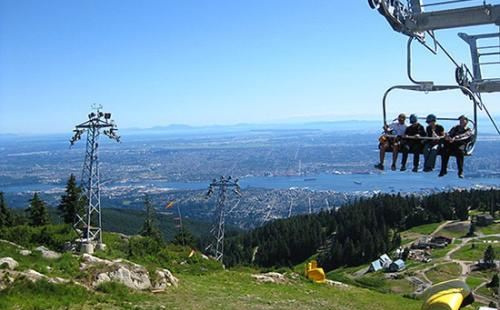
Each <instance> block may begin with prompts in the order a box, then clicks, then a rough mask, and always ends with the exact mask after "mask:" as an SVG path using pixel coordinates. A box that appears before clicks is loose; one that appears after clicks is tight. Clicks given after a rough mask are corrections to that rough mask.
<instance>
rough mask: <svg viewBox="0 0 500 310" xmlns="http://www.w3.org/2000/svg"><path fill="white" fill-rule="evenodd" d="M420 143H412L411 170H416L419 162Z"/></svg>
mask: <svg viewBox="0 0 500 310" xmlns="http://www.w3.org/2000/svg"><path fill="white" fill-rule="evenodd" d="M421 147H422V145H421V144H420V142H415V143H414V144H413V147H412V149H413V172H418V165H419V164H420V152H422V149H421Z"/></svg>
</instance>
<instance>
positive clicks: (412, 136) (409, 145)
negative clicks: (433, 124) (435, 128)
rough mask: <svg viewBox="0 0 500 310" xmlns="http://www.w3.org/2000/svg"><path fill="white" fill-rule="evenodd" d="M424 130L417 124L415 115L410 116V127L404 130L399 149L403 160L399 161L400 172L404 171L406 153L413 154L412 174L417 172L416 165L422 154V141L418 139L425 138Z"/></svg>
mask: <svg viewBox="0 0 500 310" xmlns="http://www.w3.org/2000/svg"><path fill="white" fill-rule="evenodd" d="M425 136H426V134H425V128H424V126H422V125H421V124H420V123H419V122H418V117H417V115H415V114H412V115H410V126H408V128H406V131H405V135H404V136H403V142H402V145H401V149H402V150H403V158H402V160H401V171H405V170H406V161H407V160H408V153H410V152H412V153H413V169H412V171H413V172H418V164H419V162H420V154H421V153H422V140H420V139H419V138H420V137H425Z"/></svg>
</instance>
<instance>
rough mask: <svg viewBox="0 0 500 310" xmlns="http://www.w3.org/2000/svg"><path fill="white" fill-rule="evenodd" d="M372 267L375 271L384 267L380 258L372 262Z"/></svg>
mask: <svg viewBox="0 0 500 310" xmlns="http://www.w3.org/2000/svg"><path fill="white" fill-rule="evenodd" d="M370 269H371V270H373V271H379V270H380V269H382V264H381V263H380V260H378V259H377V260H375V261H373V262H372V263H371V264H370Z"/></svg>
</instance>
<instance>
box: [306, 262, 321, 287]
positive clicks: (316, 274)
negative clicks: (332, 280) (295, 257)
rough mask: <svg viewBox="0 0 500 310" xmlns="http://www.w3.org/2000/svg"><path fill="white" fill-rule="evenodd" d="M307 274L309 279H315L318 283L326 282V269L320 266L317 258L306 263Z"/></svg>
mask: <svg viewBox="0 0 500 310" xmlns="http://www.w3.org/2000/svg"><path fill="white" fill-rule="evenodd" d="M305 275H306V277H307V278H308V279H310V280H313V281H314V282H316V283H325V282H326V276H325V271H324V270H323V268H321V267H318V262H317V261H315V260H312V261H311V262H309V263H307V264H306V272H305Z"/></svg>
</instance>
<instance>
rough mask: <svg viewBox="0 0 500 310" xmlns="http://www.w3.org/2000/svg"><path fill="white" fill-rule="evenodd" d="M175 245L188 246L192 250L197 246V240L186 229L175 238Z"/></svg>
mask: <svg viewBox="0 0 500 310" xmlns="http://www.w3.org/2000/svg"><path fill="white" fill-rule="evenodd" d="M173 243H174V244H177V245H184V246H188V247H191V248H194V247H195V246H196V240H195V238H194V236H193V234H192V233H191V232H190V231H189V230H187V229H186V228H184V227H183V228H182V229H181V230H180V231H179V232H178V233H177V234H176V235H175V236H174V241H173Z"/></svg>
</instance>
